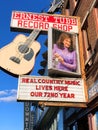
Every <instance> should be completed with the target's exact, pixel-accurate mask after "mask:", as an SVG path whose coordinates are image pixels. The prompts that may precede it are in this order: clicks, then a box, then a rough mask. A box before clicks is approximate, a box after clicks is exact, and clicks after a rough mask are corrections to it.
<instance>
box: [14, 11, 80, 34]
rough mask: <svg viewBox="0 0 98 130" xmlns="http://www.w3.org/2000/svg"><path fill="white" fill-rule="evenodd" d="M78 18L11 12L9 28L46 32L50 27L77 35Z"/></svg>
mask: <svg viewBox="0 0 98 130" xmlns="http://www.w3.org/2000/svg"><path fill="white" fill-rule="evenodd" d="M78 24H79V22H78V17H72V16H70V17H66V16H64V15H57V14H56V15H50V14H46V13H31V12H22V11H21V12H20V11H13V12H12V17H11V28H20V29H29V30H32V29H39V30H45V31H47V30H48V29H49V28H50V27H53V28H56V29H59V30H63V31H67V32H74V33H78V26H79V25H78Z"/></svg>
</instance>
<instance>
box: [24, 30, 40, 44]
mask: <svg viewBox="0 0 98 130" xmlns="http://www.w3.org/2000/svg"><path fill="white" fill-rule="evenodd" d="M40 31H41V30H33V31H32V32H31V34H30V35H29V37H28V38H27V40H26V43H27V44H30V43H31V42H33V41H34V40H35V39H36V37H37V36H38V34H39V33H40Z"/></svg>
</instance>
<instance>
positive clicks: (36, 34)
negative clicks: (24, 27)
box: [26, 1, 63, 45]
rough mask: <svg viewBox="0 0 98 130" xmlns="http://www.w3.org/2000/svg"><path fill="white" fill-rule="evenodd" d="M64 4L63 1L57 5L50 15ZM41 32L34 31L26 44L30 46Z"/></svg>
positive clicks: (51, 9)
mask: <svg viewBox="0 0 98 130" xmlns="http://www.w3.org/2000/svg"><path fill="white" fill-rule="evenodd" d="M62 4H63V2H62V1H60V2H59V3H57V4H55V5H54V7H52V8H50V10H49V11H48V13H51V11H52V12H54V11H55V9H56V8H58V7H60V6H61V5H62ZM40 31H41V30H33V31H32V32H31V34H30V35H29V37H28V39H27V40H26V43H27V44H28V45H29V44H30V43H31V42H33V41H34V40H35V39H36V37H37V36H38V34H39V33H40Z"/></svg>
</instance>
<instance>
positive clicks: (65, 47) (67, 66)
mask: <svg viewBox="0 0 98 130" xmlns="http://www.w3.org/2000/svg"><path fill="white" fill-rule="evenodd" d="M50 30H51V33H49V34H50V35H51V36H49V37H48V38H49V40H48V48H49V49H48V52H49V53H50V51H49V50H51V54H49V53H48V55H51V65H50V66H51V69H49V70H51V71H49V72H52V73H53V72H55V73H56V74H60V75H63V74H64V75H67V76H73V75H74V76H75V75H76V76H79V75H80V66H79V52H78V38H77V37H78V36H77V34H75V33H69V32H63V31H61V30H57V29H54V28H52V29H50ZM50 44H52V45H50ZM49 46H51V48H50V47H49ZM49 57H50V56H49ZM49 62H50V60H49ZM49 62H48V63H49Z"/></svg>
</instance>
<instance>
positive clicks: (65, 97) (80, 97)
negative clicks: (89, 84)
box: [17, 75, 86, 102]
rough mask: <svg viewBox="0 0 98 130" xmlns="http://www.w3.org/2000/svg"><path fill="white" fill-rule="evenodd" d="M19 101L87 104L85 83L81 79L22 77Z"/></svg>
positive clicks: (18, 95)
mask: <svg viewBox="0 0 98 130" xmlns="http://www.w3.org/2000/svg"><path fill="white" fill-rule="evenodd" d="M17 100H20V101H24V100H28V101H47V102H48V101H53V102H54V101H57V102H86V99H85V92H84V83H83V80H82V79H80V78H72V79H71V78H50V77H48V76H44V77H41V76H38V77H34V76H29V75H28V76H25V75H24V76H20V77H19V84H18V93H17Z"/></svg>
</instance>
